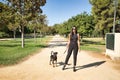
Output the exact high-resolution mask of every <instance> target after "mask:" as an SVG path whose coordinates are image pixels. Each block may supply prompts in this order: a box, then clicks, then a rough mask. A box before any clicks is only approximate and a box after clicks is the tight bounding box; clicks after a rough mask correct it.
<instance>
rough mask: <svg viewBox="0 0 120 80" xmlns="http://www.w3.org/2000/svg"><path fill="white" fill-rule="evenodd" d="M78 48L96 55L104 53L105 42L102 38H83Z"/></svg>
mask: <svg viewBox="0 0 120 80" xmlns="http://www.w3.org/2000/svg"><path fill="white" fill-rule="evenodd" d="M80 48H81V50H86V51H94V52H98V53H101V52H105V40H103V39H102V38H83V40H82V42H81V46H80Z"/></svg>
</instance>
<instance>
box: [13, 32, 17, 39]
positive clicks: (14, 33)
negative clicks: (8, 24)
mask: <svg viewBox="0 0 120 80" xmlns="http://www.w3.org/2000/svg"><path fill="white" fill-rule="evenodd" d="M13 35H14V39H15V38H16V36H15V35H16V30H14V31H13Z"/></svg>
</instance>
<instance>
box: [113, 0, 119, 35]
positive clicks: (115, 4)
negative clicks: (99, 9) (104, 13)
mask: <svg viewBox="0 0 120 80" xmlns="http://www.w3.org/2000/svg"><path fill="white" fill-rule="evenodd" d="M117 3H118V1H117V0H114V19H113V33H115V22H116V11H117Z"/></svg>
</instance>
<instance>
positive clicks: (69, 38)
mask: <svg viewBox="0 0 120 80" xmlns="http://www.w3.org/2000/svg"><path fill="white" fill-rule="evenodd" d="M69 45H70V34H69V35H68V43H67V48H68V47H69Z"/></svg>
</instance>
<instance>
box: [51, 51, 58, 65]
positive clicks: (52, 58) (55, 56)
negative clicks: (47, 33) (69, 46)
mask: <svg viewBox="0 0 120 80" xmlns="http://www.w3.org/2000/svg"><path fill="white" fill-rule="evenodd" d="M57 54H58V52H53V51H51V55H50V62H49V64H50V65H51V63H52V65H53V67H55V64H56V67H57ZM54 62H55V63H54Z"/></svg>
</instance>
